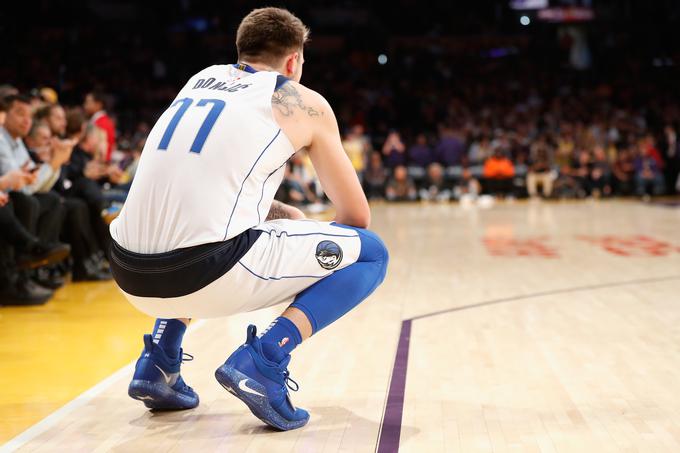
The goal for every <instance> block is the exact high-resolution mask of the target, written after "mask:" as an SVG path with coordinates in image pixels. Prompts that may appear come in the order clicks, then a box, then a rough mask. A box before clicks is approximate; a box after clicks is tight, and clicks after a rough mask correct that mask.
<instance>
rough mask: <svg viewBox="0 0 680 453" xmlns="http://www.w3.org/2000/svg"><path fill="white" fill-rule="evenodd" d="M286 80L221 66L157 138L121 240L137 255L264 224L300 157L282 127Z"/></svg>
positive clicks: (166, 117)
mask: <svg viewBox="0 0 680 453" xmlns="http://www.w3.org/2000/svg"><path fill="white" fill-rule="evenodd" d="M278 75H279V74H278V73H276V72H267V71H260V72H254V71H253V70H252V69H251V68H249V67H244V66H243V65H238V66H236V65H216V66H211V67H209V68H207V69H204V70H203V71H201V72H199V73H198V74H196V75H194V76H193V77H192V78H191V79H189V82H188V83H187V84H186V86H185V87H184V88H183V89H182V90H181V91H180V92H179V94H178V95H177V98H176V99H175V100H174V101H173V103H172V104H171V105H170V107H168V109H167V110H166V111H165V112H164V113H163V114H162V115H161V117H160V118H159V119H158V121H157V122H156V124H155V125H154V127H153V129H152V130H151V132H150V133H149V136H148V138H147V140H146V144H145V146H144V151H143V153H142V157H141V160H140V162H139V167H138V170H137V172H136V174H135V178H134V181H133V183H132V187H131V189H130V193H129V195H128V197H127V200H126V201H125V205H124V206H123V209H122V211H121V213H120V215H119V216H118V218H117V219H115V220H114V221H113V223H112V224H111V236H112V237H113V239H114V240H115V241H116V242H117V243H118V244H120V245H121V246H122V247H123V248H125V249H127V250H130V251H132V252H137V253H143V254H149V253H161V252H167V251H170V250H175V249H178V248H183V247H190V246H194V245H199V244H206V243H211V242H219V241H224V240H227V239H230V238H232V237H234V236H236V235H238V234H239V233H241V232H243V231H245V230H247V229H248V228H251V227H254V226H256V225H258V224H259V223H261V222H263V221H264V219H265V217H266V216H267V213H268V212H269V208H270V205H271V203H272V200H273V199H274V194H275V193H276V190H277V189H278V187H279V185H280V184H281V180H282V179H283V173H284V165H285V163H286V162H287V161H288V159H289V158H290V156H291V155H292V154H293V153H294V152H295V150H294V149H293V145H292V144H291V143H290V141H289V140H288V138H287V137H286V136H285V134H284V133H283V131H282V130H281V128H280V127H279V126H278V124H277V123H276V120H275V119H274V117H273V113H272V107H271V97H272V93H273V92H274V89H275V86H276V81H277V76H278Z"/></svg>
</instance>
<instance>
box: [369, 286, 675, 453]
mask: <svg viewBox="0 0 680 453" xmlns="http://www.w3.org/2000/svg"><path fill="white" fill-rule="evenodd" d="M669 280H680V275H669V276H665V277H652V278H643V279H637V280H626V281H619V282H610V283H601V284H597V285H586V286H574V287H571V288H560V289H554V290H550V291H541V292H537V293H531V294H522V295H519V296H513V297H506V298H503V299H493V300H488V301H483V302H478V303H476V304H470V305H463V306H460V307H454V308H449V309H446V310H440V311H435V312H432V313H427V314H424V315H419V316H414V317H412V318H408V319H405V320H404V321H402V323H401V330H400V332H399V342H398V344H397V353H396V355H395V359H394V365H393V368H392V375H391V379H390V386H389V390H388V391H387V402H386V403H385V408H384V410H383V411H384V412H383V417H382V420H383V422H382V424H381V426H380V430H379V432H378V442H377V444H376V449H375V451H376V452H377V453H386V452H396V451H398V450H399V442H400V440H401V421H402V416H403V413H404V396H405V391H406V371H407V367H408V352H409V347H410V342H411V325H412V323H413V321H418V320H419V319H424V318H430V317H434V316H438V315H443V314H447V313H454V312H457V311H463V310H471V309H473V308H480V307H486V306H489V305H498V304H503V303H507V302H515V301H520V300H526V299H535V298H537V297H543V296H551V295H555V294H564V293H574V292H580V291H588V290H596V289H604V288H615V287H617V286H627V285H635V284H643V283H658V282H664V281H669Z"/></svg>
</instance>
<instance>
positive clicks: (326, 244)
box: [316, 241, 342, 270]
mask: <svg viewBox="0 0 680 453" xmlns="http://www.w3.org/2000/svg"><path fill="white" fill-rule="evenodd" d="M316 260H317V261H318V262H319V265H320V266H321V267H323V268H324V269H328V270H330V269H335V268H336V267H338V265H339V264H340V262H341V261H342V249H341V248H340V246H339V245H338V244H336V243H335V242H333V241H321V242H319V245H317V246H316Z"/></svg>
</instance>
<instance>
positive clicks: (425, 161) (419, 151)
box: [406, 133, 434, 168]
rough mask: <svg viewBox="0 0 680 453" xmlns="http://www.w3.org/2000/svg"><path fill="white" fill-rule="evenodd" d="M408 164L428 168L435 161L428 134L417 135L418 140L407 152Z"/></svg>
mask: <svg viewBox="0 0 680 453" xmlns="http://www.w3.org/2000/svg"><path fill="white" fill-rule="evenodd" d="M406 156H407V160H408V165H409V166H412V167H418V168H427V167H428V165H430V164H431V163H432V162H433V161H434V155H433V152H432V148H430V146H429V145H428V144H427V136H426V135H425V134H423V133H420V134H418V135H417V136H416V142H415V143H414V144H413V145H411V147H409V149H408V150H407V152H406Z"/></svg>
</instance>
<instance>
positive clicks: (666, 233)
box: [0, 201, 680, 452]
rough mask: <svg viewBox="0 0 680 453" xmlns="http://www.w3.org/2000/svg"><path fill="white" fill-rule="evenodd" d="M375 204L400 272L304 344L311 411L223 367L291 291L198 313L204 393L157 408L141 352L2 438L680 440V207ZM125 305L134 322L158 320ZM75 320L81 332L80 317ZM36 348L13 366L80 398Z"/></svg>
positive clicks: (667, 443) (449, 444)
mask: <svg viewBox="0 0 680 453" xmlns="http://www.w3.org/2000/svg"><path fill="white" fill-rule="evenodd" d="M373 218H374V223H373V229H375V230H376V231H377V232H378V233H379V234H380V235H381V236H382V237H383V239H384V240H385V242H386V244H387V245H388V247H389V249H390V251H391V264H390V269H389V271H388V278H387V280H386V282H385V284H384V285H383V286H382V287H380V288H379V289H378V290H377V291H376V293H375V294H374V295H373V296H371V297H370V298H369V299H368V300H367V301H366V302H365V303H363V304H362V305H360V306H359V307H358V308H357V309H356V310H355V311H354V312H352V313H351V314H350V315H348V316H347V317H345V318H343V319H341V320H340V321H338V322H337V323H336V324H334V325H333V326H331V327H329V328H328V329H327V330H325V331H322V332H321V333H319V334H318V335H317V336H316V337H314V338H313V339H311V340H310V341H308V342H307V343H305V344H304V345H303V346H301V347H300V348H298V350H296V352H295V353H294V359H293V361H292V362H291V367H290V371H291V376H292V377H293V378H294V379H295V380H296V381H298V382H299V383H300V391H299V392H298V393H294V394H293V395H292V398H293V401H294V402H295V403H296V404H298V405H299V406H301V407H304V408H306V409H308V410H309V411H310V413H311V419H310V422H309V424H308V425H307V426H306V427H304V428H302V429H300V430H296V431H290V432H284V433H280V432H275V431H273V430H271V429H269V428H267V427H265V426H263V425H262V423H261V422H260V421H259V420H257V419H256V418H255V417H253V416H252V415H251V414H250V412H249V411H248V410H247V409H246V407H245V406H243V405H242V403H241V402H240V401H238V400H236V399H235V398H233V397H232V396H231V395H229V394H228V393H227V392H225V391H224V389H222V387H221V386H220V385H219V384H218V383H217V382H216V381H215V379H214V378H213V372H214V370H215V368H216V367H217V366H219V365H220V364H221V363H222V362H223V360H224V359H225V358H226V356H227V355H228V354H229V353H230V352H231V351H232V350H233V349H234V348H235V347H236V346H237V345H238V344H239V343H241V342H242V341H243V340H244V339H245V327H246V325H247V324H248V323H251V322H254V323H256V324H257V325H258V326H259V327H260V328H263V327H265V326H266V324H267V323H268V322H269V321H270V320H271V318H272V316H274V315H275V314H276V313H278V311H279V310H280V307H277V308H274V309H267V310H263V311H259V312H255V313H250V314H242V315H238V316H234V317H231V318H227V319H221V320H210V321H205V322H204V321H199V322H197V323H195V324H194V327H193V328H192V329H191V330H190V331H189V333H188V334H187V336H186V337H185V344H184V350H185V351H187V352H189V353H192V354H193V355H194V356H195V357H196V359H195V360H194V361H193V362H190V363H186V364H185V365H184V366H183V371H182V373H183V376H184V378H185V380H186V381H187V382H188V383H189V384H190V385H191V386H192V387H194V388H195V389H196V390H197V391H198V393H199V395H200V397H201V404H200V406H199V407H198V408H197V409H195V410H190V411H185V412H174V413H151V412H149V411H148V410H146V409H145V408H144V407H143V406H142V405H141V404H140V403H139V402H137V401H134V400H131V399H129V398H128V397H127V395H126V387H127V384H128V381H129V378H130V376H131V373H132V365H128V366H126V367H125V368H124V369H122V370H121V371H119V372H117V373H115V374H112V375H110V376H109V377H108V378H106V379H105V380H104V381H102V382H101V383H99V384H97V386H95V387H94V388H92V389H90V390H87V389H88V387H90V386H91V385H92V383H88V384H87V386H86V387H84V388H82V389H81V390H79V391H85V390H87V391H86V392H85V393H83V394H81V395H80V396H78V397H77V398H75V399H73V400H71V402H69V403H68V404H66V406H63V407H62V408H60V409H58V410H57V411H56V412H53V413H52V414H51V415H50V416H49V417H48V418H47V419H44V420H43V421H42V422H40V423H38V424H35V425H33V426H30V425H26V426H23V427H22V428H21V429H27V430H26V431H24V432H23V433H21V434H19V435H18V436H17V437H14V438H13V439H12V440H10V439H9V437H10V436H8V437H7V438H4V439H2V440H5V441H6V440H10V441H9V443H8V444H6V445H5V449H7V450H10V449H15V448H18V449H19V451H62V450H68V451H88V452H89V451H118V452H127V451H135V452H138V451H197V452H198V451H201V452H207V451H275V452H284V451H309V452H335V451H348V452H369V451H376V450H378V451H385V452H388V451H397V450H399V451H405V452H436V451H448V452H477V451H479V452H534V451H535V452H585V451H592V452H619V451H640V452H677V451H680V346H678V345H680V328H679V327H678V326H680V299H679V297H680V296H679V294H680V234H678V225H679V224H680V209H677V208H672V207H664V206H658V205H652V204H643V203H638V202H635V201H601V202H565V203H523V202H521V203H520V202H517V203H501V204H497V205H496V206H494V207H492V208H490V209H479V208H476V207H471V208H464V207H461V206H458V205H451V204H441V205H440V204H434V205H425V204H410V205H376V206H374V208H373ZM74 287H76V289H77V288H81V289H78V290H77V291H74ZM62 291H65V292H62V293H61V294H62V296H63V295H64V294H68V295H70V298H73V297H78V298H83V300H85V299H87V298H88V297H91V296H88V294H92V293H93V292H94V294H96V297H97V299H98V301H99V302H98V303H101V304H102V305H101V307H99V308H98V310H97V311H96V313H97V314H96V315H92V316H91V319H90V320H89V321H88V320H82V321H81V322H83V323H88V322H98V320H97V319H99V318H101V319H102V320H106V318H107V316H108V315H107V313H108V312H109V311H110V310H114V311H115V310H116V308H115V307H118V306H120V307H123V305H120V304H126V302H125V301H124V299H123V298H122V296H120V295H119V294H118V293H117V291H116V290H115V288H114V287H113V285H108V284H103V285H101V286H97V285H89V286H87V285H86V286H78V285H70V287H67V288H65V289H64V290H62ZM225 297H228V295H225ZM62 299H63V297H62ZM60 302H61V301H60V300H59V298H57V300H55V301H53V302H51V304H56V305H58V304H59V303H60ZM78 302H83V301H80V300H79V301H78ZM83 303H84V302H83ZM64 306H67V303H66V302H64ZM25 310H26V309H24V312H22V311H20V310H18V309H12V310H11V311H8V312H4V314H3V316H2V317H1V318H0V322H2V324H3V328H4V327H5V326H6V325H9V324H10V323H17V322H22V321H23V322H24V324H23V325H22V327H23V328H25V329H38V328H39V326H44V323H48V322H49V320H45V319H42V318H41V319H42V320H41V321H38V320H34V322H35V323H43V324H34V325H32V324H30V323H28V325H26V324H27V322H26V321H25V320H26V319H27V318H26V317H25V316H26V315H25V313H26V312H25ZM124 310H127V308H125V309H124ZM115 313H116V319H117V322H118V323H120V322H125V321H124V320H125V316H123V315H121V313H120V312H118V311H115ZM125 313H129V315H126V316H129V317H130V319H131V321H130V322H131V323H132V324H134V326H135V328H137V329H139V326H140V325H142V324H144V325H146V321H147V320H146V319H143V318H140V317H139V315H137V314H135V313H133V312H131V311H130V312H128V311H125ZM55 316H56V317H57V318H58V314H55ZM95 318H97V319H95ZM151 327H152V325H151V323H150V321H149V324H148V329H150V328H151ZM68 329H71V331H70V332H72V334H73V335H76V334H77V333H76V332H77V330H78V325H70V326H68ZM102 329H103V328H102ZM109 329H113V330H112V331H113V332H114V333H113V335H114V336H113V337H112V338H116V336H115V335H118V337H124V336H125V338H124V339H121V340H120V341H124V342H125V344H129V345H130V346H129V347H127V346H126V347H125V348H123V349H122V350H123V351H125V352H124V354H123V355H122V356H124V358H125V361H129V360H133V359H134V358H135V356H136V355H137V354H138V351H139V349H140V348H141V334H135V335H134V337H133V335H131V334H130V335H128V334H127V333H125V332H126V331H125V329H124V328H123V329H121V330H120V332H119V333H118V334H116V333H115V332H116V327H115V326H112V327H110V328H109ZM62 333H63V332H62ZM63 335H65V336H68V335H69V332H66V333H63ZM88 335H93V336H96V335H97V329H94V330H93V331H92V332H90V333H88ZM109 335H110V333H109ZM128 337H130V338H128ZM57 343H58V341H57ZM109 343H112V342H109ZM16 347H21V345H17V346H16ZM44 347H45V348H46V349H47V350H50V348H52V349H54V348H56V349H57V350H59V351H60V352H59V354H60V356H59V360H60V361H59V363H60V364H61V365H60V366H61V367H63V370H61V372H62V373H66V374H67V375H68V374H69V373H70V374H71V375H72V378H73V380H75V381H79V380H82V379H81V377H79V375H80V374H82V373H87V371H82V370H83V369H85V370H87V368H88V356H87V355H75V356H72V355H70V354H69V349H68V348H64V347H63V346H60V345H59V344H55V340H53V341H52V342H46V343H45V346H44ZM107 348H108V349H107ZM109 349H111V350H112V351H114V352H115V351H117V353H118V354H119V355H118V356H116V357H118V359H119V360H122V359H121V358H120V357H122V356H121V353H120V350H116V349H115V345H112V344H108V343H107V344H104V345H102V346H101V347H100V349H99V351H101V353H102V354H103V353H107V351H108V350H109ZM5 352H7V351H5ZM114 352H110V353H111V354H113V353H114ZM13 354H17V356H19V355H20V353H18V352H16V351H15V352H13ZM10 360H12V359H11V358H10ZM22 360H23V365H22V369H21V370H19V369H16V373H13V374H16V375H17V376H19V374H20V373H22V372H24V373H30V375H37V376H40V377H41V379H42V380H43V382H44V386H45V387H47V389H44V388H43V392H44V394H45V398H46V399H47V400H48V401H47V402H49V400H50V395H52V394H54V397H53V401H52V404H53V405H54V406H55V407H58V404H63V402H66V401H68V400H67V399H66V400H63V401H62V400H60V399H59V398H63V395H64V394H68V393H63V392H62V393H60V392H59V389H56V388H55V389H53V390H51V389H50V388H49V387H50V380H49V374H50V371H49V370H45V369H44V368H40V363H41V362H39V361H38V359H37V358H36V359H33V357H23V358H22ZM98 360H99V359H98ZM3 361H7V359H4V360H3ZM55 366H56V365H55ZM93 366H98V362H97V361H93ZM107 373H109V371H107ZM3 374H5V373H3ZM3 379H9V380H10V381H8V382H7V383H5V384H4V385H3V392H6V394H5V396H4V398H3V399H2V400H0V403H2V404H1V406H0V418H2V419H7V420H10V419H11V418H12V416H13V414H14V413H15V411H16V410H18V409H17V408H23V409H22V410H27V409H26V408H25V407H24V406H22V405H21V401H20V399H21V398H23V397H24V396H22V392H21V386H22V382H21V381H20V382H16V381H11V379H13V377H12V376H3ZM88 382H89V381H88ZM60 395H61V396H60ZM39 415H40V416H41V417H42V416H44V415H47V413H39ZM28 419H30V417H28V418H26V420H28ZM14 422H15V425H14V426H19V425H20V421H19V422H17V421H16V419H14ZM17 432H19V431H17ZM6 434H10V432H6ZM11 434H12V435H15V434H16V432H14V433H11Z"/></svg>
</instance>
